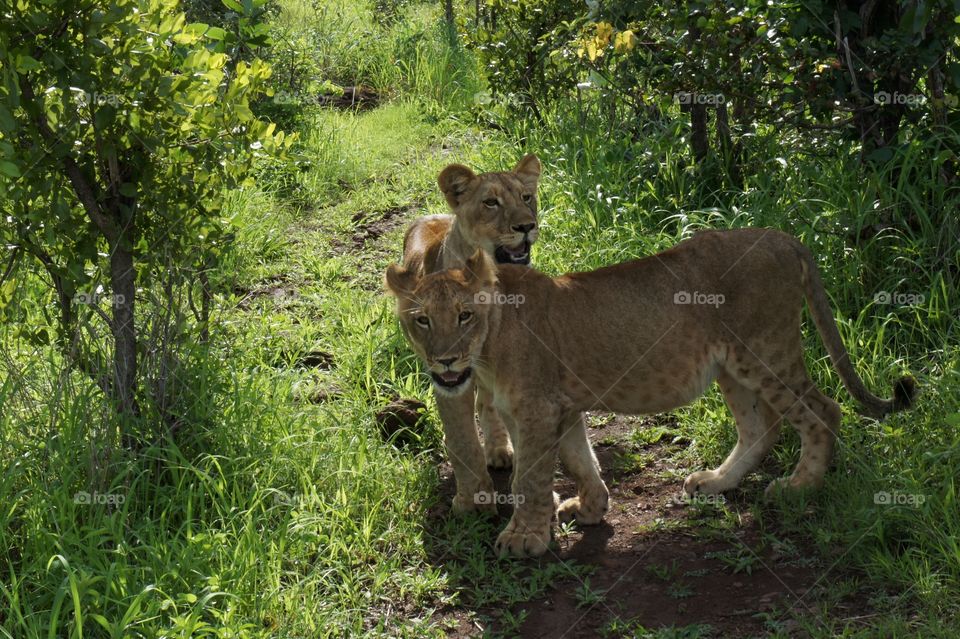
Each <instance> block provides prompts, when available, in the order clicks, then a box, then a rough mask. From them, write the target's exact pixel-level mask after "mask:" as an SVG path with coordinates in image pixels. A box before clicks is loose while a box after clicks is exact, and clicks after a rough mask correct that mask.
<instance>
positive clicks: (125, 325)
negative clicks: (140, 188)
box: [110, 224, 139, 417]
mask: <svg viewBox="0 0 960 639" xmlns="http://www.w3.org/2000/svg"><path fill="white" fill-rule="evenodd" d="M130 231H132V224H131V225H130V227H128V228H127V229H124V232H121V236H120V241H119V242H118V243H117V244H116V245H114V246H113V247H112V249H111V250H112V252H111V255H110V281H111V288H112V289H113V303H112V307H113V326H112V327H111V329H112V331H113V338H114V353H113V391H114V399H115V400H116V402H117V407H118V409H119V410H120V411H121V412H122V413H123V414H124V415H125V416H127V417H132V416H136V415H137V414H138V413H139V408H138V406H137V397H136V391H137V331H136V325H135V324H134V296H135V293H136V290H137V276H136V271H135V270H134V259H133V248H132V247H133V243H132V242H130V241H129V239H131V237H132V235H133V234H132V232H130ZM128 232H129V235H128Z"/></svg>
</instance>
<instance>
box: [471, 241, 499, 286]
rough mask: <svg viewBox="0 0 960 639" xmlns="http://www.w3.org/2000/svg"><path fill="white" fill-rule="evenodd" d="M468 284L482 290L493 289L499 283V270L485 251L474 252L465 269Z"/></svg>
mask: <svg viewBox="0 0 960 639" xmlns="http://www.w3.org/2000/svg"><path fill="white" fill-rule="evenodd" d="M463 270H464V273H465V275H466V279H467V283H468V284H470V285H471V286H478V287H481V288H487V287H492V286H493V285H494V284H496V283H497V269H496V266H494V263H493V260H491V259H490V256H489V255H487V254H486V253H485V252H484V250H483V249H477V250H476V251H474V253H473V255H471V256H470V259H468V260H467V263H466V265H465V266H464V267H463Z"/></svg>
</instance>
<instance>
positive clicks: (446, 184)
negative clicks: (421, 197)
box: [437, 164, 477, 209]
mask: <svg viewBox="0 0 960 639" xmlns="http://www.w3.org/2000/svg"><path fill="white" fill-rule="evenodd" d="M476 177H477V174H476V173H474V172H473V171H471V170H470V169H469V168H467V167H465V166H464V165H462V164H450V165H449V166H447V168H445V169H444V170H442V171H440V175H438V176H437V184H439V185H440V191H441V192H442V193H443V195H444V197H446V198H447V204H449V205H450V208H452V209H454V208H456V207H458V206H459V205H460V196H462V195H463V194H464V193H466V192H467V189H468V188H470V183H471V182H472V181H473V180H474V179H475V178H476Z"/></svg>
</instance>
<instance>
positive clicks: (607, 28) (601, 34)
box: [597, 22, 613, 47]
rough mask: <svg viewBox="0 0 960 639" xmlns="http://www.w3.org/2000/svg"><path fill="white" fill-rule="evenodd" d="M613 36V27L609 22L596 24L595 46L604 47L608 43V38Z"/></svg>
mask: <svg viewBox="0 0 960 639" xmlns="http://www.w3.org/2000/svg"><path fill="white" fill-rule="evenodd" d="M611 36H613V25H612V24H610V23H609V22H598V23H597V44H598V46H600V47H605V46H607V45H608V44H609V43H610V37H611Z"/></svg>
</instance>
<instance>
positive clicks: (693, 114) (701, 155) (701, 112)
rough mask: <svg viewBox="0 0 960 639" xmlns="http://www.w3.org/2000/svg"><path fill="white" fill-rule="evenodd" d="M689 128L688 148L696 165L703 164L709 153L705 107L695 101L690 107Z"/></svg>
mask: <svg viewBox="0 0 960 639" xmlns="http://www.w3.org/2000/svg"><path fill="white" fill-rule="evenodd" d="M691 95H696V94H691ZM690 128H691V134H690V148H691V149H692V150H693V157H694V159H695V160H696V161H697V162H698V163H699V162H703V161H704V160H705V159H706V158H707V154H708V153H709V151H710V139H709V138H708V137H707V105H705V104H699V103H697V102H696V100H695V99H694V100H693V104H691V105H690Z"/></svg>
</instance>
